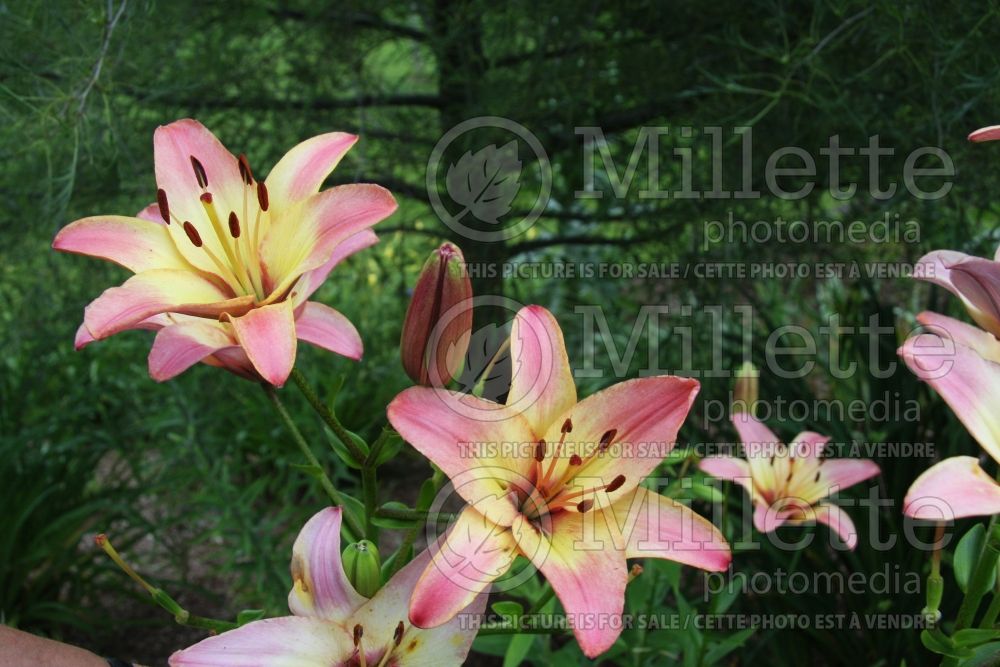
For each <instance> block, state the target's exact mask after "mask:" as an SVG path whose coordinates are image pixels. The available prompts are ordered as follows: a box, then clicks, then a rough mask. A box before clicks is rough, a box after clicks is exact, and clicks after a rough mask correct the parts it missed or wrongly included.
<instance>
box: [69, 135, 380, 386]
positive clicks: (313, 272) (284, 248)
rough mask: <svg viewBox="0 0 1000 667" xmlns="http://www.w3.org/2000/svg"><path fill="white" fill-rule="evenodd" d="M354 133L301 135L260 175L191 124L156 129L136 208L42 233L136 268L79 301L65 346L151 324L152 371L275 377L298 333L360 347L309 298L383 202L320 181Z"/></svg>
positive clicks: (366, 239) (361, 188) (362, 244)
mask: <svg viewBox="0 0 1000 667" xmlns="http://www.w3.org/2000/svg"><path fill="white" fill-rule="evenodd" d="M356 141H357V137H355V136H353V135H350V134H344V133H341V132H334V133H330V134H323V135H320V136H317V137H313V138H312V139H308V140H307V141H304V142H302V143H301V144H299V145H298V146H296V147H294V148H293V149H292V150H291V151H289V152H288V153H287V154H286V155H285V156H284V157H283V158H282V159H281V160H280V161H279V162H278V163H277V164H276V165H275V166H274V168H273V169H271V172H270V173H269V174H268V176H267V179H266V180H265V181H260V180H258V179H257V178H256V177H255V176H254V173H253V171H252V170H251V168H250V164H249V162H248V161H247V159H246V158H245V157H244V156H242V155H241V156H240V157H238V158H237V157H236V156H234V155H233V154H232V153H230V152H229V151H228V150H226V148H225V147H224V146H223V145H222V144H221V143H220V142H219V140H218V139H216V138H215V136H214V135H213V134H212V133H211V132H209V131H208V130H207V129H206V128H205V127H204V126H203V125H201V123H198V122H197V121H194V120H179V121H177V122H175V123H171V124H170V125H166V126H163V127H159V128H157V130H156V132H155V134H154V135H153V153H154V155H153V157H154V162H155V167H156V182H157V185H158V186H159V189H158V190H157V197H156V202H155V203H153V204H150V205H149V206H148V207H146V208H145V209H143V210H142V211H141V212H140V213H139V214H138V215H137V216H136V217H125V216H117V215H104V216H96V217H90V218H83V219H82V220H77V221H76V222H73V223H71V224H70V225H68V226H67V227H65V228H64V229H62V231H60V232H59V234H57V235H56V238H55V240H54V241H53V243H52V246H53V248H55V249H56V250H61V251H64V252H72V253H79V254H84V255H90V256H92V257H99V258H101V259H106V260H110V261H112V262H115V263H117V264H120V265H121V266H123V267H125V268H126V269H129V270H130V271H132V272H133V273H135V275H134V276H133V277H131V278H129V279H128V280H127V281H125V283H124V284H122V285H121V286H119V287H112V288H110V289H108V290H106V291H105V292H104V293H103V294H102V295H101V296H99V297H98V298H97V299H95V300H94V301H93V302H92V303H91V304H90V305H89V306H87V308H86V311H85V313H84V320H83V325H82V326H81V327H80V329H79V331H78V332H77V336H76V346H77V347H78V348H80V347H83V346H84V345H86V344H88V343H90V342H92V341H94V340H100V339H102V338H107V337H108V336H112V335H114V334H116V333H118V332H120V331H124V330H126V329H152V330H156V331H158V333H157V335H156V339H155V340H154V342H153V348H152V350H151V351H150V355H149V371H150V375H151V376H152V377H153V378H154V379H155V380H159V381H163V380H167V379H170V378H172V377H174V376H176V375H177V374H179V373H181V372H183V371H185V370H187V369H188V368H190V367H191V366H192V365H194V364H196V363H198V362H199V361H203V362H205V363H208V364H211V365H215V366H221V367H223V368H226V369H228V370H231V371H233V372H235V373H237V374H239V375H242V376H245V377H249V378H253V379H263V380H265V381H267V382H269V383H271V384H273V385H276V386H281V385H282V384H284V382H285V380H286V379H287V378H288V375H289V373H290V372H291V370H292V367H293V366H294V364H295V351H296V340H297V339H299V340H304V341H306V342H308V343H312V344H313V345H317V346H319V347H322V348H325V349H328V350H331V351H333V352H335V353H337V354H341V355H344V356H346V357H349V358H351V359H359V358H360V357H361V353H362V343H361V338H360V336H358V332H357V330H356V329H355V328H354V326H353V325H352V324H351V323H350V322H349V321H348V320H347V318H345V317H344V316H343V315H341V314H340V313H339V312H337V311H336V310H334V309H332V308H330V307H329V306H325V305H323V304H321V303H317V302H315V301H308V299H309V297H310V296H311V295H312V294H313V292H315V291H316V289H317V288H319V286H320V285H321V284H322V283H323V281H324V280H326V277H327V276H328V275H329V273H330V271H331V270H332V269H333V268H334V266H336V265H337V263H339V262H340V261H341V260H343V259H344V258H345V257H348V256H349V255H351V254H353V253H355V252H357V251H358V250H361V249H363V248H367V247H368V246H371V245H372V244H374V243H375V242H376V241H377V240H378V239H377V238H376V236H375V234H374V233H372V231H371V230H370V227H372V226H373V225H374V224H376V223H377V222H379V221H380V220H383V219H384V218H386V217H387V216H389V215H390V214H391V213H392V212H393V211H394V210H395V209H396V202H395V200H394V199H393V197H392V195H391V194H390V193H389V191H388V190H386V189H385V188H382V187H380V186H377V185H368V184H353V185H341V186H337V187H334V188H330V189H328V190H324V191H323V192H320V191H319V189H320V187H321V186H322V184H323V181H324V180H325V179H326V177H327V176H328V175H329V174H330V172H331V171H332V170H333V169H334V167H336V166H337V164H338V163H339V162H340V159H341V158H342V157H343V156H344V154H345V153H347V151H348V150H349V149H350V148H351V146H353V145H354V143H355V142H356Z"/></svg>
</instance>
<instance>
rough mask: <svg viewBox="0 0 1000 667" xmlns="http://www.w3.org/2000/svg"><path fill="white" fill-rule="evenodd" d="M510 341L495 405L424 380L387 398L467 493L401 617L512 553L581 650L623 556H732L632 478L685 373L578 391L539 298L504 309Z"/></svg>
mask: <svg viewBox="0 0 1000 667" xmlns="http://www.w3.org/2000/svg"><path fill="white" fill-rule="evenodd" d="M510 351H511V359H512V364H513V369H512V370H513V373H512V381H511V387H510V391H509V393H508V395H507V400H506V404H505V405H500V404H497V403H494V402H492V401H487V400H484V399H481V398H477V397H474V396H470V395H467V394H459V393H457V392H451V391H447V390H445V389H441V388H429V387H411V388H409V389H407V390H405V391H403V392H402V393H400V394H399V395H398V396H397V397H396V398H395V399H394V400H393V402H392V403H391V404H390V405H389V408H388V413H389V421H390V422H391V423H392V425H393V426H394V427H395V428H396V430H397V431H398V432H399V433H400V434H401V435H402V436H403V437H404V438H405V439H406V440H407V441H408V442H410V443H411V444H412V445H413V446H414V447H415V448H416V449H417V450H418V451H420V453H422V454H423V455H425V456H427V457H428V458H429V459H430V460H431V461H433V462H434V463H435V464H436V465H437V466H438V467H440V468H441V470H442V471H444V473H445V474H447V475H448V476H449V477H450V478H451V480H452V482H453V484H454V486H455V491H456V493H458V494H459V495H460V496H461V497H462V498H463V499H464V500H465V501H467V502H468V503H469V505H468V506H467V507H466V508H465V509H464V510H463V511H462V513H461V514H460V516H459V518H458V519H457V521H456V523H455V525H454V526H452V528H451V530H450V531H449V532H448V534H447V536H446V537H445V538H444V539H443V540H441V541H440V542H439V544H438V546H437V548H436V549H435V554H434V558H433V560H432V562H431V564H430V565H429V566H428V567H427V568H426V570H425V571H424V574H423V575H422V576H421V578H420V580H419V581H418V582H417V585H416V587H415V589H414V591H413V599H412V601H411V603H410V620H411V621H412V622H413V624H414V625H416V626H418V627H425V628H433V627H436V626H439V625H441V624H443V623H447V622H448V621H449V620H450V619H452V618H453V617H454V616H455V614H457V613H458V612H459V611H461V610H462V609H463V608H464V607H466V606H467V605H468V604H469V603H470V602H471V601H472V600H473V599H475V597H476V596H477V595H478V594H480V592H481V591H484V590H486V589H488V588H489V587H490V585H491V584H492V582H493V581H495V580H496V579H497V578H498V577H500V576H501V575H503V574H504V573H505V572H506V571H507V570H508V569H509V568H510V565H511V563H512V562H513V560H514V558H515V557H516V556H517V555H523V556H525V557H526V558H528V559H529V560H530V561H531V562H532V564H533V565H535V566H536V567H537V568H538V569H539V570H541V572H542V574H544V575H545V577H546V578H547V579H548V581H549V583H550V584H551V585H552V588H553V589H554V590H555V593H556V595H557V596H558V598H559V600H560V602H562V606H563V608H564V610H565V611H566V614H567V616H568V617H569V618H570V620H571V621H572V622H573V632H574V634H575V635H576V638H577V641H578V642H579V643H580V647H581V648H582V649H583V652H584V653H585V654H586V655H587V656H589V657H594V656H597V655H599V654H600V653H603V652H604V651H606V650H607V649H608V648H609V647H610V646H611V645H612V644H614V642H615V640H616V639H617V638H618V636H619V634H621V624H619V623H614V622H611V621H609V620H608V619H611V618H613V617H615V616H620V615H621V613H622V610H623V608H624V597H625V586H626V583H627V582H628V567H627V565H626V559H628V558H644V557H650V558H666V559H669V560H674V561H677V562H680V563H684V564H687V565H693V566H695V567H700V568H702V569H705V570H711V571H721V570H725V569H726V568H727V567H728V566H729V563H730V561H731V559H732V556H731V553H730V550H729V546H728V544H727V543H726V541H725V539H724V538H723V536H722V534H721V533H720V532H719V531H718V530H717V529H716V528H715V527H714V526H713V525H712V524H711V523H710V522H709V521H707V520H705V519H704V518H702V517H700V516H698V515H697V514H696V513H695V512H694V511H692V510H691V509H689V508H688V507H686V506H684V505H682V504H680V503H678V502H675V501H673V500H671V499H669V498H665V497H663V496H661V495H659V494H657V493H654V492H653V491H650V490H647V489H645V488H643V487H641V486H639V483H640V482H641V481H642V480H643V479H644V478H646V477H647V476H649V475H650V474H651V473H652V472H653V471H654V470H655V469H656V467H657V465H658V464H659V463H660V461H661V460H662V459H663V458H664V457H665V456H666V455H667V453H668V452H669V451H670V449H671V448H672V447H673V446H674V444H675V441H676V438H677V432H678V429H680V426H681V424H682V423H683V422H684V419H685V417H686V416H687V414H688V411H689V410H690V408H691V403H692V402H693V401H694V397H695V394H697V392H698V383H697V382H696V381H695V380H691V379H687V378H679V377H671V376H660V377H646V378H641V379H636V380H629V381H626V382H621V383H619V384H616V385H614V386H612V387H609V388H607V389H604V390H603V391H600V392H598V393H596V394H594V395H593V396H590V397H589V398H585V399H583V400H582V401H579V402H578V400H577V394H576V386H575V385H574V382H573V376H572V372H571V370H570V366H569V360H568V358H567V355H566V347H565V344H564V342H563V336H562V331H561V330H560V329H559V325H558V324H557V323H556V321H555V318H554V317H553V316H552V314H551V313H549V312H548V311H547V310H545V309H544V308H541V307H539V306H528V307H526V308H522V309H521V310H520V311H519V312H518V313H517V315H516V317H515V319H514V323H513V328H512V330H511V334H510ZM506 447H512V448H513V449H512V450H510V451H507V450H506V449H504V448H506Z"/></svg>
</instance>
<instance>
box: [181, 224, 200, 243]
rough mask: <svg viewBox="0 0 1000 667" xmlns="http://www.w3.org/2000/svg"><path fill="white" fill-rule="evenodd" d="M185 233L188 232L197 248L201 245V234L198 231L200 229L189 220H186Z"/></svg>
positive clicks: (189, 237)
mask: <svg viewBox="0 0 1000 667" xmlns="http://www.w3.org/2000/svg"><path fill="white" fill-rule="evenodd" d="M184 233H185V234H187V237H188V239H189V240H190V241H191V245H193V246H194V247H195V248H200V247H201V243H202V241H201V234H199V233H198V230H197V229H195V228H194V225H192V224H191V222H190V221H188V220H185V221H184Z"/></svg>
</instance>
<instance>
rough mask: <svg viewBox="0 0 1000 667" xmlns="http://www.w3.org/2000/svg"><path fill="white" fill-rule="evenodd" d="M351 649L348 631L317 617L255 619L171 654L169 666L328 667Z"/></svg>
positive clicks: (339, 662)
mask: <svg viewBox="0 0 1000 667" xmlns="http://www.w3.org/2000/svg"><path fill="white" fill-rule="evenodd" d="M353 651H354V645H353V642H352V638H351V636H350V635H349V634H348V633H347V630H345V629H344V628H342V627H340V626H339V625H337V624H335V623H330V622H329V621H323V620H320V619H316V618H298V617H295V616H285V617H282V618H268V619H264V620H262V621H254V622H253V623H248V624H246V625H244V626H242V627H239V628H236V629H235V630H230V631H228V632H223V633H222V634H220V635H216V636H214V637H209V638H208V639H203V640H202V641H200V642H198V643H197V644H195V645H194V646H191V647H189V648H186V649H184V650H183V651H177V652H176V653H174V654H173V655H171V656H170V660H169V663H170V667H329V666H330V665H339V664H345V661H346V660H347V659H348V658H350V656H351V654H352V653H353Z"/></svg>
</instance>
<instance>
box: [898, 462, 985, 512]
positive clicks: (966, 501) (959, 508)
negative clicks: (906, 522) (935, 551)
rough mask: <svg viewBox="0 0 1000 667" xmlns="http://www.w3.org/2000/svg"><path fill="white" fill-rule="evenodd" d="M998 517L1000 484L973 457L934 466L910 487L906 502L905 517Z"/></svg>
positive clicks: (904, 505)
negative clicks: (995, 515)
mask: <svg viewBox="0 0 1000 667" xmlns="http://www.w3.org/2000/svg"><path fill="white" fill-rule="evenodd" d="M998 513H1000V484H997V483H996V481H994V480H993V478H992V477H990V476H989V475H987V474H986V472H984V471H983V469H982V468H981V467H980V466H979V460H978V459H976V458H975V457H972V456H953V457H951V458H948V459H945V460H944V461H941V462H940V463H936V464H934V465H933V466H931V467H930V468H928V469H927V470H925V471H924V473H923V474H922V475H920V477H917V479H916V481H914V482H913V484H912V485H910V489H909V490H908V491H907V492H906V498H905V499H904V501H903V514H905V515H906V516H909V517H913V518H914V519H926V520H929V521H951V520H953V519H962V518H965V517H969V516H992V515H993V514H998Z"/></svg>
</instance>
